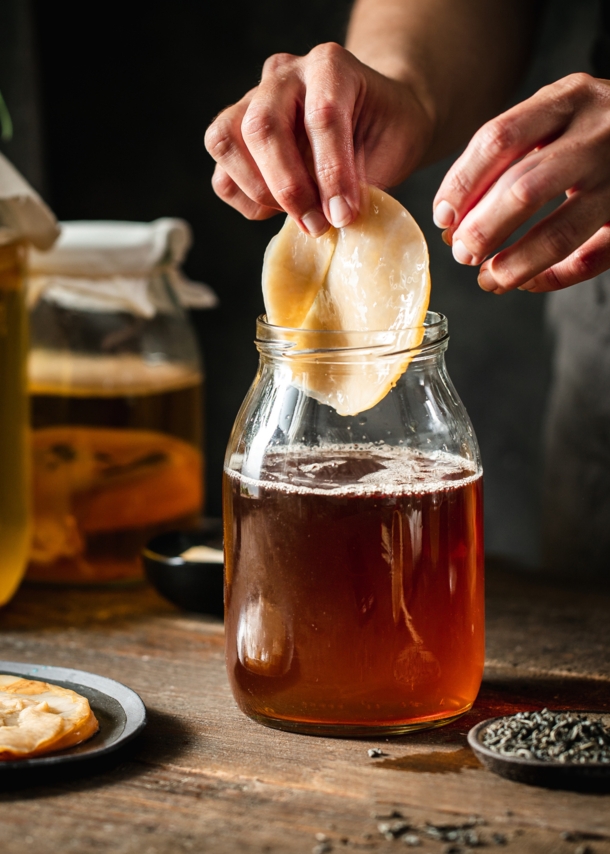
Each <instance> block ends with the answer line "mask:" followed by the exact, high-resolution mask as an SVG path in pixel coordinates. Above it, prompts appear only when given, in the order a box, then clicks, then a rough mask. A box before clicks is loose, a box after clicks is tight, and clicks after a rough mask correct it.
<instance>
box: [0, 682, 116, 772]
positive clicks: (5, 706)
mask: <svg viewBox="0 0 610 854" xmlns="http://www.w3.org/2000/svg"><path fill="white" fill-rule="evenodd" d="M98 729H99V724H98V722H97V719H96V717H95V715H94V714H93V712H92V711H91V707H90V706H89V701H88V700H87V699H86V697H82V696H81V695H80V694H77V693H76V692H75V691H71V690H70V689H68V688H61V687H59V686H58V685H50V684H48V683H47V682H39V681H37V680H32V679H22V678H20V677H17V676H10V675H5V674H1V675H0V761H7V760H14V759H30V758H31V757H33V756H40V755H41V754H44V753H50V752H51V751H57V750H64V749H65V748H67V747H73V746H74V745H75V744H79V743H80V742H81V741H85V740H86V739H88V738H90V737H91V736H92V735H93V734H94V733H96V732H97V730H98Z"/></svg>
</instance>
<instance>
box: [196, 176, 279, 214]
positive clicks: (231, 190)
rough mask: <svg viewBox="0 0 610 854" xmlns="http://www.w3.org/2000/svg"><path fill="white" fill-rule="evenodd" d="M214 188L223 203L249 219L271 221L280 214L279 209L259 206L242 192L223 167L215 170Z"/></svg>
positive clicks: (213, 177)
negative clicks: (271, 218)
mask: <svg viewBox="0 0 610 854" xmlns="http://www.w3.org/2000/svg"><path fill="white" fill-rule="evenodd" d="M212 187H213V188H214V191H215V193H216V195H217V196H219V198H221V199H222V200H223V202H226V203H227V204H228V205H231V207H233V208H235V210H237V211H239V213H241V214H243V215H244V216H245V217H246V218H247V219H255V220H261V219H269V217H272V216H275V215H276V214H277V213H278V211H277V208H270V207H266V206H265V205H259V204H258V203H257V202H255V201H253V200H252V199H251V198H250V197H249V196H247V195H246V194H245V193H244V192H243V190H240V188H239V187H238V186H237V184H236V183H235V181H234V180H233V179H232V178H231V177H230V175H229V174H228V173H227V172H225V170H224V169H223V168H222V166H218V165H217V166H216V169H215V170H214V175H213V176H212Z"/></svg>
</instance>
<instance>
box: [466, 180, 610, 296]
mask: <svg viewBox="0 0 610 854" xmlns="http://www.w3.org/2000/svg"><path fill="white" fill-rule="evenodd" d="M608 209H609V201H608V198H607V196H606V195H605V194H602V193H598V194H595V195H591V194H588V195H584V194H579V193H573V194H572V195H570V197H569V198H568V199H567V200H566V201H565V202H564V203H563V204H562V205H561V207H560V208H559V209H558V210H556V211H555V212H554V213H552V214H550V215H549V216H548V217H546V218H545V219H543V220H542V221H541V222H539V223H537V224H536V225H534V226H533V227H532V228H531V229H530V230H529V231H528V232H527V234H526V235H525V236H524V237H522V238H521V239H520V240H518V241H517V242H516V243H514V244H513V245H512V246H510V247H509V248H508V249H505V250H503V251H502V252H499V253H498V254H497V255H495V256H494V257H493V258H491V259H490V260H488V261H485V263H484V264H483V265H482V266H481V270H480V272H479V285H480V286H481V288H483V290H486V291H491V292H493V293H504V292H506V291H510V290H514V289H515V288H519V287H523V286H524V285H526V283H527V282H530V281H531V280H533V279H535V278H536V277H537V276H539V275H540V274H541V273H543V272H544V271H546V270H548V269H549V268H553V267H554V266H555V265H557V264H559V262H561V261H564V260H565V259H567V258H568V257H569V256H571V255H572V253H574V252H576V251H577V250H578V249H579V247H582V246H583V244H585V243H586V242H587V241H588V240H589V238H591V237H592V236H593V235H594V234H595V233H596V232H598V230H599V229H600V228H601V227H602V226H603V225H604V223H605V222H606V221H607V219H608ZM568 266H569V265H568ZM549 289H551V290H552V289H554V288H549Z"/></svg>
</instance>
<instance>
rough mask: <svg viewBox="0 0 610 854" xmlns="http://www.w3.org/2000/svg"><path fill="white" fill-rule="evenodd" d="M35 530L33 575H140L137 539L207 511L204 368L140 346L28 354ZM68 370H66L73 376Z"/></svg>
mask: <svg viewBox="0 0 610 854" xmlns="http://www.w3.org/2000/svg"><path fill="white" fill-rule="evenodd" d="M29 375H30V389H31V400H32V426H33V432H32V448H33V505H34V531H33V540H32V546H31V550H30V564H29V569H28V578H30V579H33V580H37V581H51V582H70V583H74V582H77V583H99V582H108V581H125V580H133V579H137V578H139V577H141V575H142V567H141V562H140V551H141V549H142V547H143V546H144V544H145V543H146V541H147V540H148V539H150V537H152V536H154V535H155V534H156V533H159V532H160V531H162V530H166V529H168V528H173V527H185V526H188V525H189V524H191V523H193V522H194V521H195V520H196V518H197V516H198V515H199V513H200V512H201V508H202V502H203V495H202V466H203V460H202V455H201V450H200V446H201V441H202V435H201V433H202V423H201V385H202V379H201V375H200V374H199V373H198V372H197V371H196V370H193V369H191V368H189V366H186V365H177V364H166V365H160V366H158V365H155V366H151V365H148V364H146V363H145V362H144V360H142V359H141V358H140V357H139V356H136V355H130V354H126V355H122V356H117V357H103V356H102V357H100V356H91V357H88V356H74V355H72V354H68V355H67V357H66V358H65V359H64V358H63V357H62V355H61V354H53V353H44V351H34V352H33V353H32V354H31V357H30V367H29ZM66 380H69V381H66Z"/></svg>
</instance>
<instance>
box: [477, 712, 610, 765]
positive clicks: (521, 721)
mask: <svg viewBox="0 0 610 854" xmlns="http://www.w3.org/2000/svg"><path fill="white" fill-rule="evenodd" d="M480 741H481V744H483V745H484V746H485V747H487V748H489V749H490V750H493V751H494V752H495V753H499V754H500V755H501V756H506V757H510V758H515V759H533V760H538V761H542V762H561V763H578V764H584V763H586V762H600V763H603V764H608V765H610V729H608V728H607V727H605V726H604V725H603V724H602V723H601V722H600V721H596V720H594V719H593V720H592V719H591V718H590V717H588V716H587V715H586V714H584V715H583V714H573V713H571V712H550V711H549V710H548V709H543V710H542V711H541V712H519V713H518V714H516V715H512V716H511V717H506V718H501V719H500V720H498V721H495V722H494V723H491V724H489V726H487V727H486V728H485V729H484V730H483V732H482V733H481V735H480Z"/></svg>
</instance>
